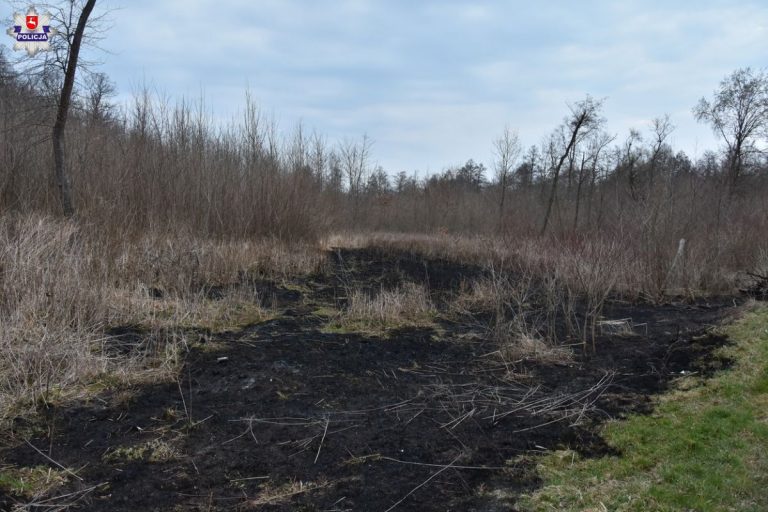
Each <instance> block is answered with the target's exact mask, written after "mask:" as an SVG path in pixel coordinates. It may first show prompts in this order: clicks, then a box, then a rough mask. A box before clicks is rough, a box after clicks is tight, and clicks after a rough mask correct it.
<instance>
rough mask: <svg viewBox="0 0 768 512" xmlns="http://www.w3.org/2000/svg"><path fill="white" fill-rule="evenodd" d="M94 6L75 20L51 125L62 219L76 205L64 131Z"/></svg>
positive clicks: (92, 2)
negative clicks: (78, 64)
mask: <svg viewBox="0 0 768 512" xmlns="http://www.w3.org/2000/svg"><path fill="white" fill-rule="evenodd" d="M71 2H72V4H74V0H71ZM95 5H96V0H87V2H86V3H85V5H84V6H83V9H82V11H81V12H80V16H79V18H78V20H77V27H76V28H75V32H74V34H73V36H72V41H71V44H70V45H69V54H68V57H67V65H66V71H65V72H64V84H63V85H62V88H61V95H60V96H59V105H58V108H57V110H56V120H55V121H54V124H53V134H52V140H53V160H54V177H55V179H56V186H57V187H58V188H59V199H60V200H61V206H62V209H63V210H64V215H66V216H68V217H71V216H72V215H74V213H75V205H74V202H73V200H72V189H71V185H70V183H69V176H68V175H67V170H66V155H65V152H64V130H65V128H66V126H67V117H68V115H69V106H70V103H71V102H72V89H73V88H74V86H75V73H76V72H77V59H78V58H79V56H80V46H81V44H82V41H83V34H84V33H85V27H86V24H87V23H88V17H89V16H90V15H91V12H92V11H93V7H94V6H95Z"/></svg>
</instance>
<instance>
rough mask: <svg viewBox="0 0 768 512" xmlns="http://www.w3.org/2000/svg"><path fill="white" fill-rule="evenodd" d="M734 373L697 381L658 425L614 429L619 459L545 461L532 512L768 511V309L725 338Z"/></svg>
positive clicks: (686, 385)
mask: <svg viewBox="0 0 768 512" xmlns="http://www.w3.org/2000/svg"><path fill="white" fill-rule="evenodd" d="M723 333H724V334H725V335H727V336H728V337H729V338H730V339H731V340H732V341H733V342H734V344H733V345H732V346H729V347H726V348H724V349H721V352H722V355H723V356H725V357H729V358H732V359H733V360H734V361H735V364H734V367H733V368H731V369H730V370H728V371H724V372H721V373H719V374H718V375H716V376H715V377H714V378H711V379H703V378H701V377H696V376H689V377H683V378H681V379H679V380H678V381H677V382H676V383H675V386H674V387H673V390H672V391H670V392H669V393H666V394H665V395H663V396H662V397H660V398H659V400H658V402H657V406H656V409H655V411H654V413H653V414H652V415H649V416H639V415H638V416H632V417H630V418H628V419H626V420H620V421H615V422H612V423H610V424H609V425H607V426H606V427H605V429H604V436H605V438H606V440H607V442H608V443H609V444H610V445H611V446H613V447H615V448H617V449H618V450H619V452H620V453H621V456H618V457H605V458H599V459H585V460H580V459H579V458H578V456H577V455H575V453H574V452H570V451H568V452H556V453H553V454H550V455H548V456H546V457H544V458H542V459H541V460H540V463H539V466H538V470H539V472H540V474H541V476H542V478H543V480H544V486H543V487H542V488H541V489H539V490H537V491H536V492H534V493H533V494H531V495H528V496H525V497H523V499H522V501H521V503H520V508H521V509H522V510H532V511H554V510H558V511H561V510H566V511H567V510H573V511H608V510H610V511H638V512H639V511H696V512H708V511H713V512H714V511H754V512H758V511H765V510H768V307H765V306H760V307H758V308H755V309H754V310H752V311H750V312H748V313H746V314H745V315H744V317H743V318H741V319H740V320H738V321H736V322H735V323H733V324H732V325H729V326H727V327H725V328H723Z"/></svg>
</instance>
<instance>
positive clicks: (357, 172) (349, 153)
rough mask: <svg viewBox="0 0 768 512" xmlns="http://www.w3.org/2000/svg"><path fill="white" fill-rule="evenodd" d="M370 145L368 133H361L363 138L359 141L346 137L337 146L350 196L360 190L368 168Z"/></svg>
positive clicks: (357, 193) (355, 194) (358, 192)
mask: <svg viewBox="0 0 768 512" xmlns="http://www.w3.org/2000/svg"><path fill="white" fill-rule="evenodd" d="M372 145H373V143H372V141H371V139H370V138H368V135H363V139H362V140H361V141H360V142H359V143H358V142H355V141H352V140H349V139H347V140H345V141H344V142H342V143H341V146H340V147H339V157H340V159H341V168H342V171H343V172H344V176H345V177H346V179H347V186H348V187H349V193H350V194H351V195H352V196H357V195H359V194H360V192H362V188H363V184H364V183H365V179H366V176H367V174H368V170H369V169H368V167H369V165H370V162H369V160H370V157H371V146H372Z"/></svg>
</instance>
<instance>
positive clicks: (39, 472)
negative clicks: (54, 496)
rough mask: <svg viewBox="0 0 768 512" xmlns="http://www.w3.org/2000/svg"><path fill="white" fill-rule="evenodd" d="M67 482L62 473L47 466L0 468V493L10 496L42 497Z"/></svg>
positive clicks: (65, 476) (64, 474)
mask: <svg viewBox="0 0 768 512" xmlns="http://www.w3.org/2000/svg"><path fill="white" fill-rule="evenodd" d="M66 482H67V475H66V473H64V471H60V470H58V469H53V468H50V467H47V466H35V467H31V468H15V467H6V468H0V491H3V492H5V493H7V494H9V495H11V496H16V497H19V498H22V497H32V496H42V495H45V494H47V493H49V492H51V491H52V490H54V489H56V488H58V487H60V486H61V485H63V484H64V483H66Z"/></svg>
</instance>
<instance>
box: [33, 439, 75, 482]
mask: <svg viewBox="0 0 768 512" xmlns="http://www.w3.org/2000/svg"><path fill="white" fill-rule="evenodd" d="M24 442H25V443H27V444H28V445H29V446H30V447H32V449H34V450H35V451H36V452H37V453H39V454H40V455H42V456H43V457H45V458H46V459H47V460H48V461H49V462H52V463H54V464H56V465H57V466H59V467H60V468H61V469H63V470H64V471H66V472H67V473H69V474H70V475H72V476H73V477H75V478H77V479H78V480H80V481H81V482H82V481H83V479H82V478H80V477H79V476H78V475H77V474H75V473H74V472H72V470H70V469H68V468H65V467H64V466H62V465H61V464H59V463H58V462H56V461H55V460H53V459H52V458H50V457H49V456H47V455H46V454H44V453H43V452H41V451H40V450H38V448H37V447H36V446H35V445H33V444H32V443H30V442H29V441H27V440H26V439H25V440H24Z"/></svg>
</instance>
